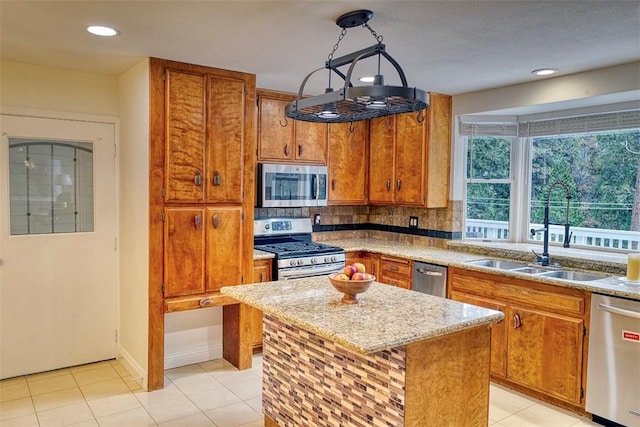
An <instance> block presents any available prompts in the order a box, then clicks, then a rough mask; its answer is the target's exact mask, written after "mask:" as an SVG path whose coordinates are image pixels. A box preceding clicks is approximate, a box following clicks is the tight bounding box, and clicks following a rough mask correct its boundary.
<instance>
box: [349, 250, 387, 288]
mask: <svg viewBox="0 0 640 427" xmlns="http://www.w3.org/2000/svg"><path fill="white" fill-rule="evenodd" d="M354 262H359V263H362V264H364V267H365V269H366V271H367V273H369V274H373V275H374V276H376V278H378V274H379V271H380V255H378V254H374V253H370V252H347V253H346V254H345V263H346V265H349V264H353V263H354ZM378 281H380V280H379V278H378Z"/></svg>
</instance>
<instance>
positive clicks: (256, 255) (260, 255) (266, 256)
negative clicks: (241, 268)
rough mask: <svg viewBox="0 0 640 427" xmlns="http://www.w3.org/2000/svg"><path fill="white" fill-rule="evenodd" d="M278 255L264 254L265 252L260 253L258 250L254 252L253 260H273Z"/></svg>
mask: <svg viewBox="0 0 640 427" xmlns="http://www.w3.org/2000/svg"><path fill="white" fill-rule="evenodd" d="M275 257H276V255H275V254H272V253H271V252H264V251H259V250H257V249H254V250H253V260H254V261H257V260H260V259H272V258H275Z"/></svg>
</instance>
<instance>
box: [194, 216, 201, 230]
mask: <svg viewBox="0 0 640 427" xmlns="http://www.w3.org/2000/svg"><path fill="white" fill-rule="evenodd" d="M193 224H194V225H195V227H196V230H200V225H201V224H202V218H200V215H196V216H195V217H194V218H193Z"/></svg>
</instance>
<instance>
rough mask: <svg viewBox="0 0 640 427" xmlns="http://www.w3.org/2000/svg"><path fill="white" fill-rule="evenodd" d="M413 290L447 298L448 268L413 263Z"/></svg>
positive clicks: (418, 262)
mask: <svg viewBox="0 0 640 427" xmlns="http://www.w3.org/2000/svg"><path fill="white" fill-rule="evenodd" d="M411 289H413V290H414V291H418V292H422V293H423V294H429V295H435V296H437V297H442V298H446V296H447V267H443V266H441V265H435V264H427V263H426V262H420V261H414V262H413V284H412V287H411Z"/></svg>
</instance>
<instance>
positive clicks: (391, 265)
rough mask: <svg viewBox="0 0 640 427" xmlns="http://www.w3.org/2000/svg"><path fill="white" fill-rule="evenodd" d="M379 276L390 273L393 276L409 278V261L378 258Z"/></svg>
mask: <svg viewBox="0 0 640 427" xmlns="http://www.w3.org/2000/svg"><path fill="white" fill-rule="evenodd" d="M380 260H381V261H380V267H381V270H382V271H381V274H384V273H391V274H394V275H404V276H407V277H411V273H412V272H411V260H410V259H399V258H387V257H384V256H383V257H381V258H380Z"/></svg>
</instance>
